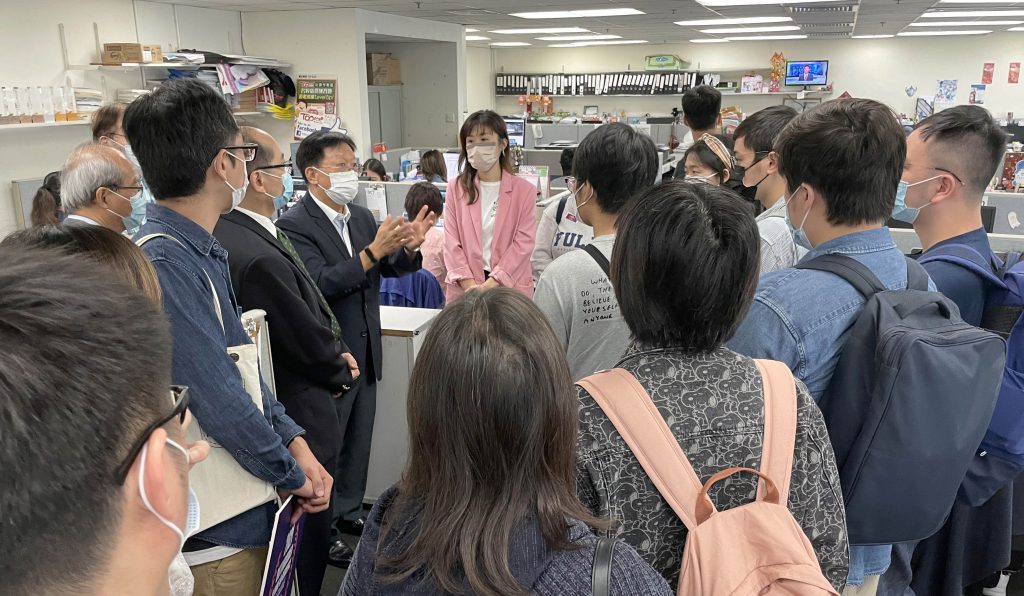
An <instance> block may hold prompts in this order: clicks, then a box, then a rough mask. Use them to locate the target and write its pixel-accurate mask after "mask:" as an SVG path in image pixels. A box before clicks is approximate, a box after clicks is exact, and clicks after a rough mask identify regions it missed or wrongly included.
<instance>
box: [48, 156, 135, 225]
mask: <svg viewBox="0 0 1024 596" xmlns="http://www.w3.org/2000/svg"><path fill="white" fill-rule="evenodd" d="M108 151H109V152H114V151H115V150H114V149H111V148H109V147H100V146H97V145H93V144H91V143H88V144H85V145H81V146H79V147H77V148H76V149H75V150H74V151H72V152H71V155H70V156H68V160H67V161H66V162H64V167H63V168H62V169H61V172H60V184H61V192H60V196H61V204H62V205H63V207H64V212H65V213H74V212H75V211H78V210H79V209H81V208H83V207H88V206H89V205H92V203H93V201H95V200H96V191H97V190H98V189H100V188H102V187H104V186H114V187H116V186H119V185H120V184H121V176H122V172H121V168H120V167H118V164H117V162H115V161H114V160H113V159H111V153H107V152H108Z"/></svg>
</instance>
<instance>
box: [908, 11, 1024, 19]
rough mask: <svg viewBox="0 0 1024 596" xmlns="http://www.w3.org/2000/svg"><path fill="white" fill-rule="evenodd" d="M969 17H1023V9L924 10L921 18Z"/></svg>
mask: <svg viewBox="0 0 1024 596" xmlns="http://www.w3.org/2000/svg"><path fill="white" fill-rule="evenodd" d="M970 17H1024V10H943V11H932V12H926V13H924V14H923V15H921V18H922V19H966V18H970Z"/></svg>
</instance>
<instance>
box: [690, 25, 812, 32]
mask: <svg viewBox="0 0 1024 596" xmlns="http://www.w3.org/2000/svg"><path fill="white" fill-rule="evenodd" d="M799 30H800V27H797V26H796V25H778V26H773V27H729V28H725V29H701V30H700V32H701V33H773V32H779V31H799Z"/></svg>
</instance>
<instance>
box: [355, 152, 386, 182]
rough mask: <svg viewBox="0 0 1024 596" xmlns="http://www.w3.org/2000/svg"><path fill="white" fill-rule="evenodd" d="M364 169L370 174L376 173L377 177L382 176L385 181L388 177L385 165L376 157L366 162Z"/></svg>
mask: <svg viewBox="0 0 1024 596" xmlns="http://www.w3.org/2000/svg"><path fill="white" fill-rule="evenodd" d="M352 150H353V151H355V150H356V148H355V147H352ZM363 169H364V170H366V171H370V172H376V173H377V175H378V176H380V179H381V180H385V179H387V177H388V170H387V168H385V167H384V164H383V163H382V162H381V161H380V160H379V159H376V158H374V157H371V158H370V159H368V160H366V163H364V164H363Z"/></svg>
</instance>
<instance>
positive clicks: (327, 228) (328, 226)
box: [302, 194, 352, 259]
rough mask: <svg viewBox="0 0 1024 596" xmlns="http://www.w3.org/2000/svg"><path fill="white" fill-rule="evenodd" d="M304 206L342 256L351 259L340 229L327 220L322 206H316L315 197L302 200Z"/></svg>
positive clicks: (307, 196)
mask: <svg viewBox="0 0 1024 596" xmlns="http://www.w3.org/2000/svg"><path fill="white" fill-rule="evenodd" d="M302 205H303V207H305V209H306V213H308V214H309V216H310V217H312V218H313V221H315V222H316V225H317V226H319V227H320V231H321V232H323V233H324V234H326V235H327V236H328V237H329V238H330V239H331V241H332V242H334V246H336V247H338V250H339V251H340V252H341V255H342V256H343V257H344V258H345V259H351V258H352V255H351V254H349V252H348V248H346V247H345V243H344V242H342V241H341V233H340V232H338V228H337V227H335V225H334V222H333V221H331V220H329V219H327V215H326V214H325V213H324V210H323V209H321V208H320V205H317V204H316V199H314V198H313V195H310V194H307V195H306V196H305V197H304V198H303V199H302Z"/></svg>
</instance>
